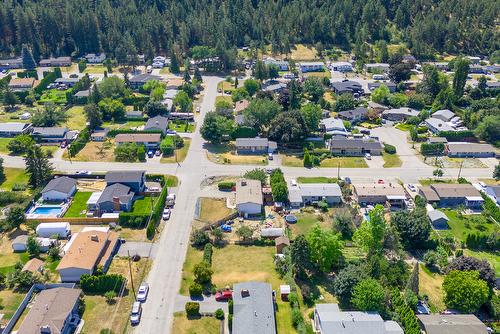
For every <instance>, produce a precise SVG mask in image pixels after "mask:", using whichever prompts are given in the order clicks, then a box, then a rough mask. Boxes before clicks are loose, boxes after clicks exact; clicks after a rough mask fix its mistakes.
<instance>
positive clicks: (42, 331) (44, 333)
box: [40, 325, 52, 334]
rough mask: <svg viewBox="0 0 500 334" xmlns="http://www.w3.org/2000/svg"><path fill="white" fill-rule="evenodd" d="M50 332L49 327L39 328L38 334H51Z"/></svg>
mask: <svg viewBox="0 0 500 334" xmlns="http://www.w3.org/2000/svg"><path fill="white" fill-rule="evenodd" d="M51 333H52V330H51V329H50V326H49V325H43V326H40V334H51Z"/></svg>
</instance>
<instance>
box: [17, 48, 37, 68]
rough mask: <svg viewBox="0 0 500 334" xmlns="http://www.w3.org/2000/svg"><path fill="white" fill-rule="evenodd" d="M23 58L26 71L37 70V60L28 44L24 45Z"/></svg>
mask: <svg viewBox="0 0 500 334" xmlns="http://www.w3.org/2000/svg"><path fill="white" fill-rule="evenodd" d="M21 56H22V58H23V68H24V69H25V70H34V69H35V68H36V63H35V59H34V58H33V54H32V53H31V50H30V49H29V48H28V46H27V45H26V44H23V49H22V51H21Z"/></svg>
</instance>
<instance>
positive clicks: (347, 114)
mask: <svg viewBox="0 0 500 334" xmlns="http://www.w3.org/2000/svg"><path fill="white" fill-rule="evenodd" d="M367 113H368V109H366V108H365V107H357V108H355V109H350V110H344V111H341V112H339V113H337V116H338V117H339V118H340V119H343V120H345V121H349V122H351V123H354V122H360V121H363V120H365V119H366V118H367V117H366V114H367Z"/></svg>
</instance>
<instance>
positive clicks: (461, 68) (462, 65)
mask: <svg viewBox="0 0 500 334" xmlns="http://www.w3.org/2000/svg"><path fill="white" fill-rule="evenodd" d="M468 74H469V61H468V60H467V59H464V58H460V59H458V60H457V61H456V62H455V75H453V94H455V97H456V98H457V99H459V98H461V97H462V95H464V87H465V82H466V81H467V75H468Z"/></svg>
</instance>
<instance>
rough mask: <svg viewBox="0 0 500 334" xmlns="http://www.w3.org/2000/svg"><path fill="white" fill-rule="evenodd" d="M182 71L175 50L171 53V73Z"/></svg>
mask: <svg viewBox="0 0 500 334" xmlns="http://www.w3.org/2000/svg"><path fill="white" fill-rule="evenodd" d="M180 71H181V70H180V68H179V61H178V60H177V55H176V54H175V52H174V50H172V51H171V52H170V72H172V73H175V74H177V73H179V72H180Z"/></svg>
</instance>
